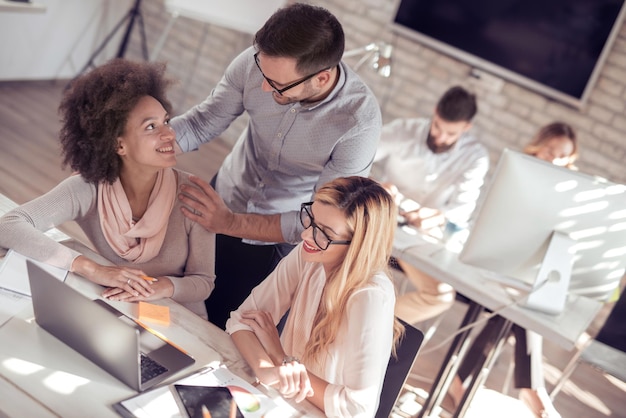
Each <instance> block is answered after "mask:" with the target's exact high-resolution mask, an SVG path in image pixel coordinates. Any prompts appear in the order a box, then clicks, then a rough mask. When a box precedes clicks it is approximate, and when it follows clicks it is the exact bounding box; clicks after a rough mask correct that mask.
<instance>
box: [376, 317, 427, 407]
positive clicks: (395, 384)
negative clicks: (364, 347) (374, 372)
mask: <svg viewBox="0 0 626 418" xmlns="http://www.w3.org/2000/svg"><path fill="white" fill-rule="evenodd" d="M398 320H399V321H400V322H401V323H402V325H404V329H405V332H404V337H403V338H402V341H400V344H399V345H398V348H397V354H398V355H397V358H394V356H391V358H390V359H389V364H388V365H387V372H386V373H385V379H384V380H383V389H382V392H381V394H380V402H379V405H378V411H376V418H389V415H390V414H391V411H392V410H393V407H394V405H395V404H396V401H397V400H398V397H399V396H400V391H401V390H402V386H404V382H406V379H407V377H408V375H409V373H410V372H411V368H412V367H413V364H414V363H415V359H416V358H417V353H418V351H419V349H420V347H421V346H422V342H423V341H424V333H422V331H420V330H419V329H417V328H415V327H414V326H412V325H410V324H408V323H406V322H405V321H403V320H401V319H399V318H398Z"/></svg>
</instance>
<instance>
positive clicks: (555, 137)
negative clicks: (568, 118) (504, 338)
mask: <svg viewBox="0 0 626 418" xmlns="http://www.w3.org/2000/svg"><path fill="white" fill-rule="evenodd" d="M524 153H526V154H528V155H532V156H535V157H537V158H539V159H541V160H544V161H547V162H550V163H552V164H554V165H558V166H561V167H567V168H570V169H575V166H574V163H575V162H576V159H577V158H578V145H577V141H576V133H575V132H574V129H573V128H572V127H571V126H569V125H568V124H566V123H563V122H553V123H550V124H548V125H546V126H544V127H542V128H541V129H540V130H539V131H538V132H537V134H536V135H535V137H534V138H533V139H532V141H531V142H530V143H529V144H528V145H527V146H526V147H525V148H524ZM503 320H504V319H503V318H502V317H500V316H495V317H493V318H491V319H490V320H489V322H488V323H487V325H485V327H484V328H483V330H482V331H481V333H480V334H479V335H478V337H476V340H475V341H474V344H473V345H472V346H471V347H470V349H469V351H468V353H467V356H466V357H465V358H464V359H463V362H462V363H461V366H460V367H459V371H458V373H457V376H456V377H455V379H454V381H453V383H452V386H451V388H450V391H451V392H450V394H451V396H452V398H453V400H454V401H455V403H457V404H458V402H459V401H460V400H461V397H462V396H463V393H464V392H465V386H464V383H465V380H466V379H467V377H468V376H469V375H470V373H471V372H472V368H473V366H474V364H475V363H476V362H477V361H478V360H479V359H480V358H481V357H482V358H484V356H485V353H486V352H488V350H489V349H490V348H491V347H492V346H493V344H494V339H495V337H496V335H495V332H494V331H495V330H496V329H497V327H496V325H498V323H499V322H500V321H503ZM512 332H513V334H514V335H515V374H514V380H515V387H516V388H518V389H519V394H518V396H519V399H520V400H521V401H522V402H523V403H524V404H525V405H526V406H527V407H528V408H529V409H530V410H531V411H532V413H533V414H534V415H535V417H538V418H560V416H561V415H560V414H559V413H558V412H557V411H556V409H555V408H554V406H553V405H552V401H551V400H550V397H549V395H548V393H547V391H546V388H545V382H544V379H543V364H542V338H541V336H540V335H537V334H535V333H534V332H532V331H527V330H526V329H524V328H522V327H520V326H518V325H513V328H512Z"/></svg>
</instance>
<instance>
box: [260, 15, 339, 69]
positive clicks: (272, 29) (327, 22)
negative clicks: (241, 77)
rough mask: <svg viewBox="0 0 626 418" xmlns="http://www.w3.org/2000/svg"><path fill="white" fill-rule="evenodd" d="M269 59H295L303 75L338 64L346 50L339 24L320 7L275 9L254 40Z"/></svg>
mask: <svg viewBox="0 0 626 418" xmlns="http://www.w3.org/2000/svg"><path fill="white" fill-rule="evenodd" d="M254 45H255V46H256V48H257V49H258V50H259V51H260V52H262V53H263V54H266V55H269V56H271V57H288V58H295V59H296V61H297V64H296V70H297V71H298V72H299V73H300V74H303V75H307V74H312V73H314V72H316V71H322V70H325V69H327V68H332V67H334V66H336V65H337V64H339V61H341V57H342V56H343V51H344V48H345V37H344V33H343V28H342V27H341V23H339V21H338V20H337V18H336V17H335V16H333V15H332V14H331V13H330V12H329V11H328V10H326V9H324V8H323V7H318V6H311V5H309V4H302V3H295V4H292V5H289V6H286V7H284V8H281V9H278V11H276V13H274V14H273V15H272V16H271V17H270V18H269V19H268V20H267V22H265V24H264V25H263V27H262V28H261V29H259V31H258V32H257V33H256V35H255V37H254Z"/></svg>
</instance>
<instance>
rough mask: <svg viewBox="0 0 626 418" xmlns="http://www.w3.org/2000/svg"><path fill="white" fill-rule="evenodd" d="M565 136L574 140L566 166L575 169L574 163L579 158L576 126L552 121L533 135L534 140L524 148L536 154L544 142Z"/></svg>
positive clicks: (529, 153) (527, 151)
mask: <svg viewBox="0 0 626 418" xmlns="http://www.w3.org/2000/svg"><path fill="white" fill-rule="evenodd" d="M560 136H563V137H565V138H568V139H569V140H570V141H572V146H573V149H572V153H571V154H570V155H568V156H567V163H566V164H565V167H567V168H571V169H575V168H576V166H575V165H574V163H575V162H576V160H577V159H578V143H577V141H576V132H575V131H574V128H572V127H571V126H570V125H568V124H567V123H564V122H552V123H550V124H548V125H545V126H544V127H542V128H541V129H539V132H537V134H536V135H535V136H534V137H533V139H532V141H530V143H529V144H528V145H526V147H525V148H524V153H525V154H528V155H533V156H536V155H537V153H538V152H539V150H540V149H541V147H542V146H543V143H544V142H546V141H548V140H550V139H552V138H557V137H560Z"/></svg>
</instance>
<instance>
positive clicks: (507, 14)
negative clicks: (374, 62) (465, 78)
mask: <svg viewBox="0 0 626 418" xmlns="http://www.w3.org/2000/svg"><path fill="white" fill-rule="evenodd" d="M623 4H624V0H550V1H545V0H506V1H502V0H475V1H467V0H401V1H400V4H399V7H398V9H397V13H396V15H395V17H394V21H393V28H394V29H395V30H396V31H397V32H399V33H401V34H404V35H408V36H409V37H412V38H413V39H416V40H418V41H420V42H422V43H425V44H427V45H428V46H430V47H433V48H435V49H438V50H440V51H441V52H443V53H446V54H449V55H452V56H454V57H455V58H458V59H460V60H462V61H465V62H468V63H469V64H470V65H473V66H475V67H477V68H481V69H483V70H486V71H488V72H491V73H494V74H496V75H498V76H500V77H502V78H506V79H509V80H511V81H513V82H517V83H519V84H521V85H523V86H525V87H528V88H531V89H534V90H536V91H538V92H539V93H542V94H545V95H546V96H549V97H553V98H556V99H560V100H561V101H564V102H566V103H568V104H571V105H575V106H580V104H582V102H584V100H585V99H586V97H587V96H588V94H589V92H590V88H591V87H592V84H593V82H594V81H595V79H596V78H597V72H598V70H599V67H600V64H601V63H602V61H603V60H604V58H605V56H606V54H607V53H608V49H609V47H610V44H611V42H612V41H613V39H614V38H615V37H616V35H617V33H618V32H619V29H620V23H621V21H622V20H623V15H624V13H625V11H624V10H626V7H623Z"/></svg>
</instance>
